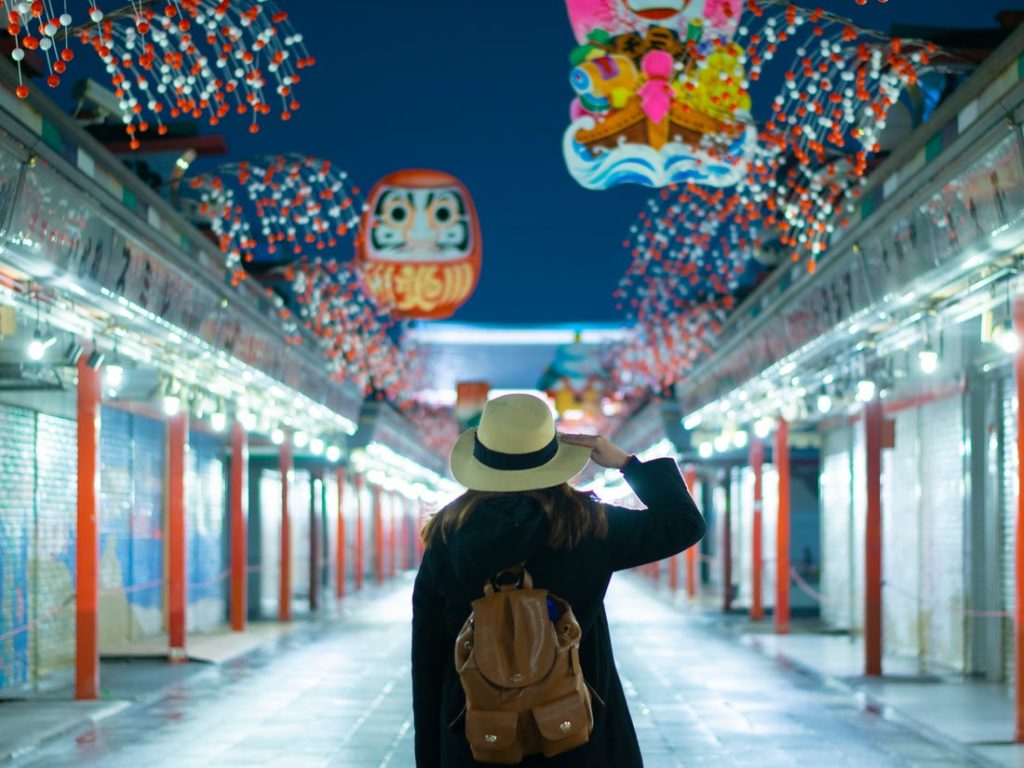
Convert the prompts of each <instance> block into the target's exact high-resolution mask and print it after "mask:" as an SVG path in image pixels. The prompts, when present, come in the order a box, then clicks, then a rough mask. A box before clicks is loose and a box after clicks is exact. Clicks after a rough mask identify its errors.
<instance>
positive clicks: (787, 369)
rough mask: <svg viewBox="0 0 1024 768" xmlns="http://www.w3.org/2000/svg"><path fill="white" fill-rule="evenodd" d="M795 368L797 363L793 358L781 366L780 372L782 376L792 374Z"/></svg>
mask: <svg viewBox="0 0 1024 768" xmlns="http://www.w3.org/2000/svg"><path fill="white" fill-rule="evenodd" d="M795 370H796V363H794V362H793V361H792V360H791V361H790V362H788V363H786V364H785V365H783V366H782V367H781V368H779V373H780V374H781V375H782V376H788V375H789V374H791V373H792V372H793V371H795Z"/></svg>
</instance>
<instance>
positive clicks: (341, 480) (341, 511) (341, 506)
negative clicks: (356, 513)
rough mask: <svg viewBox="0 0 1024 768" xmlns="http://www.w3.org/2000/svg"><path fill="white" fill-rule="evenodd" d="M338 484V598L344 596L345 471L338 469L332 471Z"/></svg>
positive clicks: (335, 589) (335, 587)
mask: <svg viewBox="0 0 1024 768" xmlns="http://www.w3.org/2000/svg"><path fill="white" fill-rule="evenodd" d="M334 477H335V480H336V481H337V483H338V541H337V550H336V551H335V553H334V557H335V561H336V563H335V568H336V573H335V586H334V593H335V595H337V596H338V597H344V596H345V470H344V469H342V468H341V467H338V468H337V469H335V470H334Z"/></svg>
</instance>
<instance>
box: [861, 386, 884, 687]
mask: <svg viewBox="0 0 1024 768" xmlns="http://www.w3.org/2000/svg"><path fill="white" fill-rule="evenodd" d="M883 419H884V417H883V414H882V401H881V400H879V399H878V398H877V397H876V398H875V399H873V400H872V401H871V402H869V403H867V404H866V405H865V406H864V443H865V448H866V451H867V457H866V458H867V462H866V464H867V468H866V470H867V486H868V487H867V519H866V520H865V525H864V582H865V584H864V674H865V675H881V674H882V439H883V427H884V425H883Z"/></svg>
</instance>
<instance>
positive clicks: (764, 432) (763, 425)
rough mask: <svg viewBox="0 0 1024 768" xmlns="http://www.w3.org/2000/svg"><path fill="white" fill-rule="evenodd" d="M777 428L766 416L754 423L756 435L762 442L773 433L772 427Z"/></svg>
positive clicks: (772, 420)
mask: <svg viewBox="0 0 1024 768" xmlns="http://www.w3.org/2000/svg"><path fill="white" fill-rule="evenodd" d="M774 426H775V421H774V419H772V418H771V417H770V416H765V417H763V418H760V419H758V420H757V421H755V422H754V434H755V435H756V436H757V437H758V439H760V440H764V439H765V438H766V437H768V435H770V434H771V433H772V427H774Z"/></svg>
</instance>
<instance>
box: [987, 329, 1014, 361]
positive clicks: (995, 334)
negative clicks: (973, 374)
mask: <svg viewBox="0 0 1024 768" xmlns="http://www.w3.org/2000/svg"><path fill="white" fill-rule="evenodd" d="M992 343H993V344H995V345H996V346H997V347H999V348H1000V349H1001V350H1003V352H1006V353H1007V354H1010V355H1012V354H1014V353H1015V352H1017V351H1018V350H1019V349H1020V337H1019V336H1018V335H1017V334H1016V333H1014V332H1013V331H1012V330H1010V329H1009V328H1007V327H1006V326H1005V325H1000V326H998V327H997V328H996V329H995V330H994V331H992Z"/></svg>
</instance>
